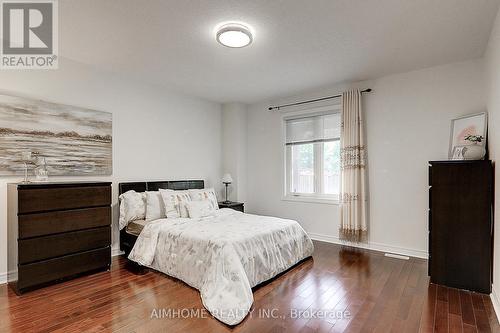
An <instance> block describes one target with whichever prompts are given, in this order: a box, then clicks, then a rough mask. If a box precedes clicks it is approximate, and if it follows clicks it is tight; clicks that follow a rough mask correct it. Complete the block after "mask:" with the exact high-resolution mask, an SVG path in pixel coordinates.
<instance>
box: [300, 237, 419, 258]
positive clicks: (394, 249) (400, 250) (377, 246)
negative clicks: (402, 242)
mask: <svg viewBox="0 0 500 333" xmlns="http://www.w3.org/2000/svg"><path fill="white" fill-rule="evenodd" d="M308 234H309V236H310V237H311V238H312V239H314V240H318V241H322V242H327V243H333V244H341V245H348V246H352V247H358V248H362V249H368V250H374V251H380V252H388V253H395V254H400V255H404V256H410V257H417V258H423V259H428V258H429V254H428V253H427V251H423V250H415V249H408V248H404V247H398V246H392V245H387V244H381V243H375V242H368V243H366V244H364V243H363V244H358V243H351V242H344V241H341V240H340V239H339V238H338V237H334V236H329V235H322V234H316V233H313V232H310V233H308Z"/></svg>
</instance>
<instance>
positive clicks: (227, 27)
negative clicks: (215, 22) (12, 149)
mask: <svg viewBox="0 0 500 333" xmlns="http://www.w3.org/2000/svg"><path fill="white" fill-rule="evenodd" d="M215 38H216V39H217V41H218V42H219V43H221V44H222V45H224V46H227V47H235V48H239V47H245V46H247V45H250V43H252V40H253V37H252V32H251V31H250V29H249V28H248V27H246V26H245V25H243V24H239V23H228V24H224V25H223V26H221V27H220V28H219V29H218V30H217V34H216V37H215Z"/></svg>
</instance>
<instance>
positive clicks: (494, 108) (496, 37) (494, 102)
mask: <svg viewBox="0 0 500 333" xmlns="http://www.w3.org/2000/svg"><path fill="white" fill-rule="evenodd" d="M485 60H486V61H485V63H486V85H487V93H488V96H487V106H488V116H489V119H488V146H489V152H490V158H491V160H493V161H494V162H496V161H497V160H498V159H499V158H500V12H499V14H498V15H497V19H496V21H495V26H494V28H493V30H492V32H491V36H490V41H489V45H488V49H487V50H486V54H485ZM499 171H500V170H499V166H498V165H495V192H496V193H495V212H496V213H495V230H494V240H495V245H494V253H493V260H494V262H493V294H492V301H493V305H495V310H496V311H497V315H499V316H500V289H499V288H500V286H499V285H500V219H499V217H498V216H499V214H500V213H499V212H500V194H499V193H500V192H499V189H500V172H499Z"/></svg>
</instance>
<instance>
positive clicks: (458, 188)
mask: <svg viewBox="0 0 500 333" xmlns="http://www.w3.org/2000/svg"><path fill="white" fill-rule="evenodd" d="M493 193H494V183H493V165H492V163H491V161H434V162H430V167H429V275H430V278H431V282H433V283H437V284H442V285H445V286H449V287H454V288H460V289H466V290H471V291H476V292H481V293H486V294H489V293H490V292H491V283H492V258H493Z"/></svg>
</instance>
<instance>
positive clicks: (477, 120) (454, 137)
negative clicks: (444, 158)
mask: <svg viewBox="0 0 500 333" xmlns="http://www.w3.org/2000/svg"><path fill="white" fill-rule="evenodd" d="M487 121H488V119H487V113H486V112H481V113H476V114H471V115H466V116H463V117H460V118H457V119H453V120H452V121H451V133H450V150H449V156H448V157H449V158H450V159H453V158H454V152H456V151H455V147H465V146H470V145H473V144H478V145H480V146H482V147H486V131H487V128H488V122H487ZM468 136H481V137H482V140H481V142H478V143H474V142H471V141H469V140H466V138H467V137H468Z"/></svg>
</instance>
